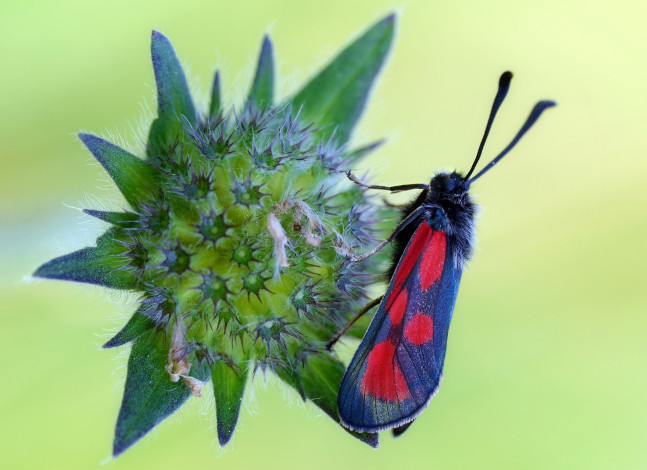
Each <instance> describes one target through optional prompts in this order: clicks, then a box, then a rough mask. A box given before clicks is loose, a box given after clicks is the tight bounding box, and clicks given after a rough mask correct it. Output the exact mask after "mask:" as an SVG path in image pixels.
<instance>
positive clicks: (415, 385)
mask: <svg viewBox="0 0 647 470" xmlns="http://www.w3.org/2000/svg"><path fill="white" fill-rule="evenodd" d="M511 79H512V73H510V72H505V73H503V74H502V75H501V77H500V79H499V86H498V91H497V94H496V97H495V99H494V103H493V104H492V109H491V111H490V116H489V118H488V121H487V124H486V127H485V132H484V134H483V138H482V139H481V143H480V145H479V148H478V151H477V153H476V157H475V159H474V162H473V163H472V167H471V168H470V170H469V171H468V172H467V174H465V176H463V175H462V174H461V173H459V172H457V171H454V172H451V173H449V172H439V173H437V174H436V175H435V176H434V177H433V178H432V179H431V181H430V183H429V184H407V185H399V186H378V185H367V184H364V183H362V182H361V181H360V180H358V179H357V178H356V177H355V176H353V175H352V173H350V172H348V177H349V178H350V179H351V180H352V181H354V182H355V183H357V184H360V185H362V186H365V187H367V188H370V189H379V190H385V191H390V192H392V193H394V192H400V191H408V190H416V189H417V190H422V191H421V192H420V194H419V195H418V197H417V198H416V199H415V200H414V201H413V202H411V203H410V204H409V205H408V206H406V208H405V209H404V210H403V217H402V220H401V221H400V223H399V225H398V226H397V228H396V229H395V231H394V232H393V233H392V234H391V235H390V236H389V237H388V238H387V239H386V240H384V241H383V242H382V243H380V244H379V245H378V246H376V247H375V248H374V249H373V250H371V251H369V252H367V253H365V254H363V255H358V256H354V257H352V258H351V261H352V262H359V261H362V260H364V259H366V258H368V257H369V256H371V255H373V254H374V253H376V252H377V251H378V250H379V249H381V248H382V247H384V246H385V245H387V244H388V243H391V242H395V250H394V257H393V258H394V263H393V268H392V269H391V272H390V274H391V281H390V283H389V286H388V288H387V290H386V293H385V294H384V296H383V297H381V298H378V299H376V300H375V301H373V302H371V303H370V304H369V305H367V306H366V307H365V308H364V309H362V311H360V312H358V314H357V315H356V316H355V317H354V319H353V320H352V321H351V322H350V323H349V324H348V325H346V326H345V327H344V328H343V329H342V330H341V331H339V332H338V333H337V335H335V337H334V338H333V339H332V340H331V342H330V343H329V345H330V344H332V343H334V341H336V340H337V339H338V338H339V337H340V336H341V335H342V334H343V333H344V332H345V330H346V329H347V328H348V327H349V326H350V324H352V322H353V321H354V320H355V319H357V318H358V317H359V316H360V315H361V314H363V313H365V312H366V311H368V310H369V309H371V308H372V307H374V306H375V305H378V304H379V308H378V310H377V312H376V313H375V316H374V317H373V319H372V321H371V323H370V326H369V327H368V330H367V331H366V334H365V335H364V338H363V339H362V342H361V343H360V345H359V348H358V349H357V352H356V353H355V355H354V357H353V359H352V360H351V362H350V365H349V366H348V369H347V370H346V373H345V375H344V378H343V379H342V382H341V386H340V388H339V393H338V396H337V406H338V410H339V416H340V420H341V423H342V424H343V425H344V426H345V427H347V428H349V429H351V430H354V431H366V432H376V431H381V430H384V429H389V428H394V429H393V432H394V434H396V435H398V434H400V433H402V432H403V431H404V430H405V429H406V428H407V427H408V426H409V425H410V424H411V422H412V421H413V420H414V419H416V418H417V417H418V415H419V414H420V413H421V412H422V411H423V410H424V409H425V408H426V407H427V406H428V405H429V402H430V401H431V399H432V398H433V397H434V395H435V394H436V393H437V392H438V386H439V385H440V382H441V379H442V376H443V365H444V362H445V352H446V350H447V334H448V331H449V324H450V322H451V319H452V312H453V310H454V304H455V301H456V295H457V293H458V286H459V284H460V280H461V275H462V273H463V269H464V267H465V265H466V263H467V261H468V260H469V259H470V257H471V254H472V247H473V244H474V217H475V213H476V204H475V203H474V202H473V200H472V198H471V196H470V194H469V189H470V186H471V185H472V184H473V183H474V181H476V180H478V179H479V178H480V177H481V176H483V175H484V174H485V173H486V172H488V171H489V170H490V169H492V167H494V165H496V164H497V163H498V162H499V161H500V160H501V159H502V158H503V157H504V156H505V155H507V154H508V152H509V151H510V150H512V148H513V147H514V146H515V145H516V144H517V142H519V140H520V139H521V138H522V137H523V135H524V134H525V133H526V132H527V131H528V130H529V129H530V128H531V127H532V126H533V124H534V123H535V122H536V121H537V119H538V118H539V116H540V115H541V114H542V113H543V112H544V111H545V110H546V109H548V108H550V107H552V106H555V104H556V103H555V102H553V101H548V100H545V101H539V102H538V103H537V104H536V105H535V106H534V108H533V109H532V111H531V112H530V115H529V116H528V118H527V120H526V122H525V123H524V124H523V126H522V127H521V129H520V130H519V132H518V133H517V135H516V136H515V137H514V138H513V139H512V141H511V142H510V144H509V145H508V146H507V147H506V148H505V149H503V151H502V152H501V153H499V155H497V156H496V157H495V158H494V159H493V160H492V161H491V162H490V163H488V164H487V165H486V166H485V167H483V169H481V171H479V172H478V173H476V174H475V175H474V176H472V174H473V173H474V171H475V169H476V167H477V164H478V162H479V159H480V158H481V154H482V152H483V147H484V146H485V142H486V140H487V137H488V134H489V133H490V129H491V127H492V123H493V121H494V118H495V116H496V114H497V112H498V110H499V107H500V106H501V103H502V102H503V100H504V99H505V96H506V94H507V93H508V89H509V88H510V81H511Z"/></svg>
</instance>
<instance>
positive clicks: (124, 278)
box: [34, 231, 137, 289]
mask: <svg viewBox="0 0 647 470" xmlns="http://www.w3.org/2000/svg"><path fill="white" fill-rule="evenodd" d="M114 236H115V234H114V233H113V232H111V231H108V232H106V233H105V234H103V235H102V236H101V237H99V238H98V239H97V246H96V247H88V248H83V249H81V250H78V251H75V252H73V253H69V254H67V255H63V256H59V257H58V258H54V259H53V260H51V261H48V262H47V263H45V264H43V265H42V266H41V267H40V268H38V269H37V270H36V272H35V273H34V276H35V277H42V278H46V279H59V280H62V281H75V282H86V283H88V284H97V285H100V286H105V287H110V288H112V289H134V288H136V287H137V280H136V279H135V278H134V277H133V275H132V274H131V273H130V272H129V271H128V270H126V269H123V267H124V265H125V264H126V262H125V260H124V259H123V258H122V257H120V256H117V255H118V254H120V253H123V251H124V246H123V245H121V244H120V243H118V242H117V241H115V239H114Z"/></svg>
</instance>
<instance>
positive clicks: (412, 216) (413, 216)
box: [349, 206, 428, 263]
mask: <svg viewBox="0 0 647 470" xmlns="http://www.w3.org/2000/svg"><path fill="white" fill-rule="evenodd" d="M425 210H428V208H426V207H425V206H420V207H418V208H416V210H414V211H413V212H411V214H409V215H408V216H406V217H405V218H404V219H402V222H400V223H399V224H398V226H397V227H396V228H395V230H394V231H393V233H392V234H391V235H389V238H387V239H386V240H384V241H383V242H381V243H380V244H379V245H377V246H376V247H375V248H373V249H372V250H371V251H368V252H366V253H364V254H362V255H357V256H351V257H350V258H349V260H350V261H351V263H357V262H358V261H364V260H365V259H366V258H369V257H371V256H373V255H374V254H375V253H377V252H378V251H380V250H381V249H382V248H384V247H385V246H386V245H388V244H389V243H391V242H392V241H393V239H394V238H395V237H397V236H398V233H400V232H401V231H402V230H404V228H405V227H406V226H407V225H409V224H410V223H411V222H412V221H413V220H415V219H416V217H418V216H419V215H420V214H422V213H423V212H424V211H425Z"/></svg>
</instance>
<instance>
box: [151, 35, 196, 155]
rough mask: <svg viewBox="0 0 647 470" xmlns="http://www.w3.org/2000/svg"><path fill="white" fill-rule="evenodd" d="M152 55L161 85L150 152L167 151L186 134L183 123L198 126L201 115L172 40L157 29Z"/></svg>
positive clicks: (158, 90) (162, 152)
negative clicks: (198, 114)
mask: <svg viewBox="0 0 647 470" xmlns="http://www.w3.org/2000/svg"><path fill="white" fill-rule="evenodd" d="M151 57H152V60H153V72H154V73H155V83H156V85H157V115H158V117H157V119H155V120H154V121H153V124H152V125H151V130H150V133H149V135H148V149H147V153H148V155H149V156H152V155H160V154H161V155H164V154H165V153H168V152H167V151H166V150H167V149H168V148H170V147H172V146H173V145H174V144H175V143H177V142H178V141H179V140H182V139H181V137H182V136H183V135H184V130H183V127H182V126H183V124H184V123H187V124H189V125H190V126H195V125H196V124H197V121H198V117H197V114H196V111H195V107H194V105H193V100H192V99H191V93H190V92H189V86H188V84H187V81H186V77H185V76H184V71H183V70H182V66H181V65H180V61H179V60H178V58H177V56H176V55H175V50H174V49H173V46H172V45H171V42H170V41H169V40H168V38H167V37H166V36H164V35H163V34H161V33H159V32H157V31H153V34H152V37H151Z"/></svg>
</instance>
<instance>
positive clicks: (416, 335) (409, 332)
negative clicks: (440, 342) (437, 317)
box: [404, 313, 434, 346]
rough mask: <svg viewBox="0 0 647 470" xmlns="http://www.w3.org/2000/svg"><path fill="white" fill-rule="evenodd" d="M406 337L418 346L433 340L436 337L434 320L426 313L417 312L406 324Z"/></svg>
mask: <svg viewBox="0 0 647 470" xmlns="http://www.w3.org/2000/svg"><path fill="white" fill-rule="evenodd" d="M404 337H405V338H407V341H409V342H410V343H412V344H415V345H418V346H419V345H421V344H424V343H426V342H428V341H431V340H432V338H433V337H434V320H433V319H432V318H431V317H429V316H427V315H425V314H424V313H416V314H415V315H414V316H413V318H412V319H411V320H409V322H408V323H407V324H406V325H405V327H404Z"/></svg>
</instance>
